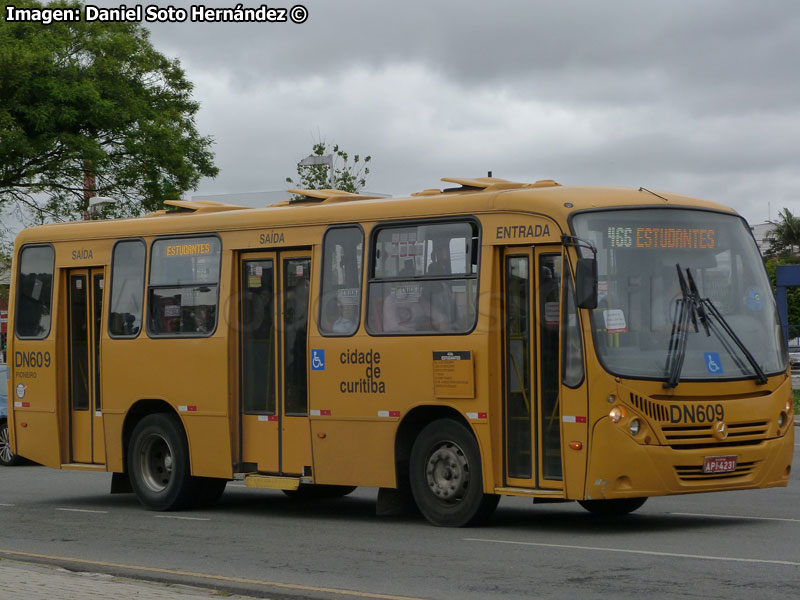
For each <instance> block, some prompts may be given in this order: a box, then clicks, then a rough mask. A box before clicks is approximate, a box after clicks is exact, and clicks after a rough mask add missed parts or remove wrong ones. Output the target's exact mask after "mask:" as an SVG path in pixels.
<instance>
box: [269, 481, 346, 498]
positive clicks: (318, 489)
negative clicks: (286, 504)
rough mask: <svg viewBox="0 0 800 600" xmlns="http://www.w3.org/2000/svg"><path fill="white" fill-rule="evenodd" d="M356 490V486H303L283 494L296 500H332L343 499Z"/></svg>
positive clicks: (285, 491) (284, 491)
mask: <svg viewBox="0 0 800 600" xmlns="http://www.w3.org/2000/svg"><path fill="white" fill-rule="evenodd" d="M355 490H356V486H354V485H308V484H301V485H300V487H299V488H297V489H296V490H283V493H284V494H286V495H287V496H289V498H294V499H296V500H330V499H333V498H342V497H343V496H347V495H348V494H352V493H353V492H354V491H355Z"/></svg>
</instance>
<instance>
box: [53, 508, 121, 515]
mask: <svg viewBox="0 0 800 600" xmlns="http://www.w3.org/2000/svg"><path fill="white" fill-rule="evenodd" d="M56 510H63V511H64V512H79V513H96V514H100V515H107V514H108V511H107V510H88V509H85V508H57V509H56Z"/></svg>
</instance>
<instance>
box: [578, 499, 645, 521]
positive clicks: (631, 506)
mask: <svg viewBox="0 0 800 600" xmlns="http://www.w3.org/2000/svg"><path fill="white" fill-rule="evenodd" d="M646 500H647V498H616V499H614V500H578V504H580V505H581V506H582V507H583V508H585V509H586V510H588V511H589V512H590V513H592V514H593V515H598V516H601V517H621V516H623V515H627V514H628V513H632V512H633V511H635V510H637V509H639V508H641V507H642V504H644V503H645V501H646Z"/></svg>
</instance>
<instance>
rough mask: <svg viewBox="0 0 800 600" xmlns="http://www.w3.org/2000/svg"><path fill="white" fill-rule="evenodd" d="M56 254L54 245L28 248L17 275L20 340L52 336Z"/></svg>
mask: <svg viewBox="0 0 800 600" xmlns="http://www.w3.org/2000/svg"><path fill="white" fill-rule="evenodd" d="M54 264H55V253H54V252H53V248H52V246H26V247H25V248H23V249H22V251H21V252H20V255H19V273H18V274H17V277H18V279H17V308H16V316H15V320H16V323H15V328H16V332H17V337H19V338H28V339H44V338H46V337H47V336H48V335H49V333H50V306H51V301H52V297H53V269H54Z"/></svg>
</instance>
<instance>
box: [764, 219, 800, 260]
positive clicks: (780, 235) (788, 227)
mask: <svg viewBox="0 0 800 600" xmlns="http://www.w3.org/2000/svg"><path fill="white" fill-rule="evenodd" d="M770 223H771V224H772V225H774V226H775V228H774V229H773V231H772V234H773V236H774V237H773V239H772V241H771V242H770V246H769V250H768V251H767V252H768V254H770V255H773V256H776V255H783V256H786V255H789V256H794V255H795V249H796V248H800V219H798V218H797V217H795V216H794V215H793V214H792V213H791V212H789V209H788V208H784V209H783V211H782V212H781V213H780V214H779V220H778V221H770Z"/></svg>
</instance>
